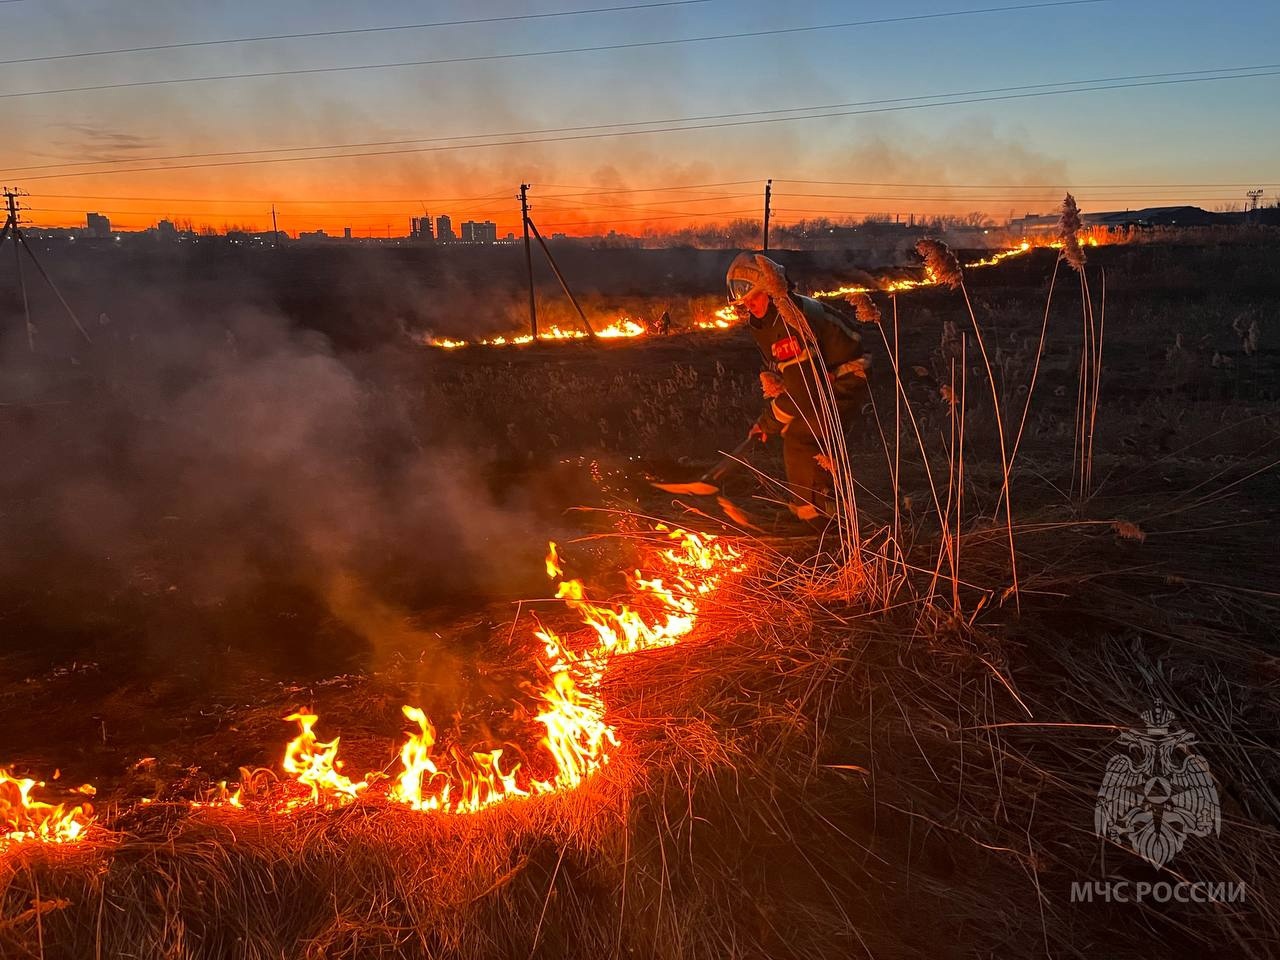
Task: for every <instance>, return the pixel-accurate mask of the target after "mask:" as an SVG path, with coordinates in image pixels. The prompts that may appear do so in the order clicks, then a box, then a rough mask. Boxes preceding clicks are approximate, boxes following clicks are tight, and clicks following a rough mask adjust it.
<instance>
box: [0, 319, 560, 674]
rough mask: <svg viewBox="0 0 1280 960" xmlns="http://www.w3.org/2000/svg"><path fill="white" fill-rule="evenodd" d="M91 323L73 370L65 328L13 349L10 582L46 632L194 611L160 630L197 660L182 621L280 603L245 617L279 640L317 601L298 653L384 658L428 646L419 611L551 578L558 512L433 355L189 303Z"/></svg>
mask: <svg viewBox="0 0 1280 960" xmlns="http://www.w3.org/2000/svg"><path fill="white" fill-rule="evenodd" d="M55 327H56V323H55V322H53V321H52V320H51V319H46V320H45V321H44V322H42V324H41V339H42V342H43V343H44V344H45V345H48V344H50V343H53V342H54V341H55V340H56V339H57V338H56V337H55V334H54V329H55ZM90 330H91V334H92V335H93V337H94V339H95V343H94V345H93V346H92V347H86V346H80V347H77V348H76V349H75V355H74V356H75V359H74V362H73V361H72V359H71V357H70V355H69V353H63V352H61V350H62V349H63V348H64V347H65V346H66V344H65V338H64V343H63V344H61V345H60V346H57V348H55V349H51V350H49V351H48V352H46V353H43V354H40V355H37V356H36V357H34V358H33V357H29V356H27V355H26V351H25V338H24V337H22V336H21V328H20V325H15V324H12V323H10V324H9V325H8V328H7V336H6V337H5V341H4V349H5V361H4V364H3V367H0V398H3V402H4V406H3V407H0V419H2V420H3V423H4V431H3V439H0V448H2V450H3V455H4V457H5V461H6V467H5V470H4V472H3V474H2V479H0V496H3V499H4V503H5V505H6V507H5V511H4V517H3V520H4V536H3V540H2V541H0V577H3V578H4V587H3V588H2V590H3V592H4V593H6V594H7V595H8V597H9V599H10V601H11V605H10V610H11V611H12V610H13V609H14V608H15V606H14V605H19V606H20V605H21V604H23V603H25V604H26V605H27V607H26V608H25V609H26V612H25V613H23V614H22V616H21V618H20V620H21V625H22V626H23V627H24V628H26V632H28V633H31V632H34V633H35V634H40V633H41V632H45V633H48V634H57V633H58V632H59V630H60V629H62V627H66V628H67V629H71V627H70V626H68V624H70V623H71V622H73V621H74V622H75V623H76V624H78V626H76V627H75V628H74V629H75V630H76V631H81V630H83V629H85V627H84V624H86V623H91V622H93V621H94V620H95V619H99V620H102V621H104V622H105V621H110V620H112V618H113V617H115V616H116V615H117V614H118V613H119V610H120V605H121V604H142V605H143V606H146V607H147V608H148V609H149V610H152V611H154V610H158V609H161V608H167V609H170V610H171V611H185V612H186V616H179V615H178V614H177V613H175V614H174V616H173V617H172V618H169V619H165V618H161V621H160V622H159V623H152V626H151V627H150V628H149V629H151V630H153V631H154V632H157V633H164V634H165V635H164V636H163V637H161V636H156V637H155V638H154V640H155V645H157V646H160V647H163V646H165V645H167V646H168V647H169V648H171V650H172V652H173V653H175V654H180V653H181V652H182V650H183V645H184V644H185V643H186V642H187V640H186V638H184V637H183V636H181V635H174V633H175V632H179V633H180V632H187V631H191V630H195V632H197V633H198V632H200V631H201V630H202V629H203V625H201V624H196V625H195V626H194V627H193V625H192V624H193V617H194V619H197V620H198V618H199V616H200V615H201V614H207V615H208V617H209V618H210V620H209V622H210V623H216V622H221V621H222V620H226V619H227V618H229V617H230V618H231V620H233V621H234V620H235V616H233V614H238V613H243V612H245V611H252V610H260V611H264V616H267V617H268V622H266V623H265V624H264V622H263V621H261V620H259V621H257V622H255V621H254V618H253V617H252V616H248V615H247V614H246V617H247V619H246V621H245V622H246V623H249V624H250V625H251V626H250V628H249V629H250V631H251V632H258V633H262V632H271V627H270V622H269V618H271V617H276V618H288V617H289V616H292V615H293V614H291V613H290V611H291V610H293V611H297V610H302V611H304V613H303V614H302V615H300V620H299V622H298V623H296V624H292V625H291V624H289V623H284V624H283V625H282V629H283V631H284V632H289V631H290V630H292V631H293V632H295V633H296V634H298V637H297V641H298V642H299V643H302V644H305V643H306V642H307V641H306V635H307V632H308V630H312V631H314V632H315V633H317V634H318V636H317V638H316V642H317V644H320V645H323V643H322V637H321V636H319V635H323V634H326V633H327V634H328V635H330V636H331V637H339V638H341V637H346V638H347V639H348V640H351V639H353V638H354V640H356V641H357V643H355V644H354V645H355V646H357V647H359V646H362V645H363V646H364V648H365V649H372V650H374V651H375V652H377V651H382V648H383V647H384V646H386V645H387V644H395V645H399V646H400V647H401V648H406V647H412V645H413V644H414V642H415V639H422V637H425V636H426V635H425V634H422V635H421V636H419V632H418V631H416V630H415V628H414V627H413V626H412V625H411V624H410V622H409V619H408V617H409V613H408V611H410V610H415V611H419V612H421V611H423V610H425V609H430V608H433V607H438V606H439V605H440V604H442V603H444V602H449V601H452V600H454V599H456V598H458V597H467V596H473V597H493V596H495V595H501V594H502V593H503V592H508V593H509V592H510V591H512V590H519V589H521V588H523V587H525V586H526V585H527V584H528V583H529V577H530V576H531V571H532V575H536V573H537V570H538V564H537V556H538V551H539V549H540V547H541V545H542V542H541V537H542V531H541V530H539V529H538V522H537V521H535V519H534V518H533V516H532V515H531V513H530V512H529V511H528V510H526V509H524V508H523V507H521V506H520V505H518V504H514V503H511V502H508V501H506V500H504V498H503V496H502V495H500V494H497V493H494V492H492V491H491V484H490V483H489V481H488V479H487V464H485V463H484V462H481V461H480V460H479V459H478V457H477V455H476V454H474V453H472V452H471V450H470V449H463V448H462V447H461V446H459V445H456V444H454V443H452V442H451V441H450V440H449V439H448V438H449V437H450V436H451V435H454V433H455V432H454V431H451V430H449V429H448V426H449V424H450V421H451V420H452V419H453V417H454V413H455V412H454V411H452V410H448V409H442V408H440V407H438V406H437V408H435V409H431V408H429V407H427V406H426V401H425V399H424V397H425V392H424V390H423V389H422V387H423V385H424V384H425V382H426V381H427V380H428V379H429V377H430V367H429V365H430V364H431V363H432V362H433V357H432V356H431V354H430V352H428V351H420V352H419V354H418V357H419V358H420V359H421V362H422V367H421V368H420V369H418V370H414V369H412V368H409V369H408V372H407V373H406V363H405V360H404V358H403V355H402V354H400V353H397V352H396V351H392V350H388V351H385V352H384V353H379V352H376V351H374V352H365V353H363V354H360V355H342V356H340V355H339V354H337V353H335V351H334V349H333V348H332V347H331V346H330V343H329V341H328V340H327V338H326V337H324V336H323V335H321V334H318V333H315V332H307V331H300V330H298V329H297V328H296V327H294V326H292V325H291V324H290V323H288V322H286V321H285V320H284V319H283V318H282V317H281V316H279V315H278V314H276V313H273V312H267V311H265V310H263V309H260V308H254V307H248V306H239V307H236V308H234V309H230V310H229V311H226V312H221V311H214V313H213V314H212V315H208V316H201V310H200V308H199V306H198V305H196V304H192V303H190V302H183V301H179V300H175V299H169V300H168V301H167V302H166V301H162V300H160V299H155V300H154V302H153V309H151V310H150V311H147V312H146V313H142V312H137V313H132V314H131V315H127V316H115V317H104V318H102V319H101V320H94V321H93V322H91V324H90ZM432 397H433V398H434V399H433V401H432V402H433V403H437V404H438V403H439V402H440V401H439V394H438V393H433V394H432ZM32 596H37V597H43V598H44V599H43V600H40V601H38V602H36V603H35V605H34V606H32V605H31V602H30V598H31V597H32ZM22 598H27V599H25V600H23V599H22ZM147 616H148V617H150V614H148V615H147ZM144 619H145V618H144ZM55 621H56V622H57V623H55ZM57 624H61V625H62V626H61V627H60V626H58V625H57ZM393 624H395V625H397V626H396V627H395V629H393V628H392V625H393ZM18 625H19V623H18V621H14V620H13V619H11V620H10V626H11V627H16V626H18ZM104 629H105V628H104ZM223 629H224V627H217V628H214V627H210V630H211V631H213V632H218V631H219V630H223ZM225 629H231V628H230V627H226V628H225ZM230 642H231V643H232V644H233V645H236V644H240V645H246V646H250V647H251V646H252V643H253V642H254V641H253V638H252V637H233V638H231V640H230ZM261 642H262V643H263V645H264V646H270V645H271V643H272V639H271V638H270V637H267V638H263V639H262V641H261ZM424 642H425V641H424ZM339 645H341V644H340V643H339ZM383 652H385V651H383ZM402 652H407V653H413V652H414V651H413V650H411V649H404V650H403V651H402Z"/></svg>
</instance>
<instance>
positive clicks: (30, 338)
mask: <svg viewBox="0 0 1280 960" xmlns="http://www.w3.org/2000/svg"><path fill="white" fill-rule="evenodd" d="M4 198H5V200H6V201H7V202H8V204H9V217H8V219H7V220H5V222H4V229H5V233H6V234H7V233H8V232H9V231H10V230H12V231H13V268H14V270H15V271H16V273H17V276H18V289H19V290H20V291H22V313H23V316H24V317H25V318H26V321H27V349H28V350H30V351H31V352H32V353H35V349H36V340H35V327H33V326H32V325H31V304H30V302H29V301H28V300H27V285H26V283H24V282H23V279H22V249H21V246H22V244H21V241H20V240H19V239H18V238H19V237H20V236H21V234H20V233H19V232H18V191H17V190H15V189H14V188H12V187H5V188H4ZM3 239H4V234H0V240H3Z"/></svg>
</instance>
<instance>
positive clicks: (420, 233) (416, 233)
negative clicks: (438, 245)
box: [409, 214, 435, 240]
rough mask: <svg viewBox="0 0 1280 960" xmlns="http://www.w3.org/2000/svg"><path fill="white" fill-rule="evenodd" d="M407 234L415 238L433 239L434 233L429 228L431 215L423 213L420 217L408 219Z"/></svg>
mask: <svg viewBox="0 0 1280 960" xmlns="http://www.w3.org/2000/svg"><path fill="white" fill-rule="evenodd" d="M409 236H411V237H413V239H415V240H434V239H435V234H434V233H433V232H432V230H431V215H430V214H423V215H422V216H420V217H411V218H410V220H409Z"/></svg>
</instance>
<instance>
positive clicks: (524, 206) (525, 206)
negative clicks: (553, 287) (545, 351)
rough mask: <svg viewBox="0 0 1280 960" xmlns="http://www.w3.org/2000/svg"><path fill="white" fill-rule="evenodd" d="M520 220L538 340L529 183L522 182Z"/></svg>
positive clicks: (531, 320)
mask: <svg viewBox="0 0 1280 960" xmlns="http://www.w3.org/2000/svg"><path fill="white" fill-rule="evenodd" d="M520 222H521V223H523V224H524V265H525V268H526V269H527V270H528V272H529V332H530V333H532V334H533V340H534V342H535V343H536V342H537V340H538V301H537V300H536V299H535V298H534V295H533V248H532V247H530V246H529V185H528V184H527V183H522V184H520Z"/></svg>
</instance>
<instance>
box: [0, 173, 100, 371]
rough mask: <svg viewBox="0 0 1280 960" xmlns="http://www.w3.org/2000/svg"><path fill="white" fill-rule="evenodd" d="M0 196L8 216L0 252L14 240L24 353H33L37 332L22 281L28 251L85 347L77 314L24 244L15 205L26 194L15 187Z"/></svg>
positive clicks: (1, 231) (88, 340) (0, 190)
mask: <svg viewBox="0 0 1280 960" xmlns="http://www.w3.org/2000/svg"><path fill="white" fill-rule="evenodd" d="M0 194H3V196H4V200H5V205H6V206H7V207H8V215H7V217H6V219H5V222H4V227H3V228H0V248H3V247H4V242H5V241H6V240H8V239H10V238H12V239H13V266H14V270H15V271H16V273H17V278H18V291H19V293H20V294H21V296H22V313H23V317H24V318H25V320H26V323H27V349H28V350H30V351H31V352H32V353H34V352H35V349H36V337H35V333H36V328H35V324H33V323H32V322H31V303H30V301H29V300H28V298H27V284H26V281H25V280H24V279H23V277H22V251H23V250H25V251H27V256H29V257H30V258H31V262H32V263H33V264H35V268H36V271H37V272H38V273H39V274H40V276H41V277H43V278H44V282H45V283H47V284H48V285H49V289H50V290H52V291H53V295H54V296H55V297H57V298H58V302H59V303H61V304H62V309H63V310H65V311H67V316H68V317H70V318H71V322H72V323H74V324H75V326H76V329H77V330H79V331H80V336H82V337H84V339H85V342H86V343H93V340H92V339H91V338H90V337H89V334H88V333H87V332H86V331H85V329H84V327H83V326H82V325H81V324H80V320H79V318H78V317H76V313H75V311H74V310H72V309H71V305H70V304H69V303H67V301H66V299H65V298H64V297H63V296H62V293H61V291H59V290H58V288H57V287H56V286H55V285H54V283H53V280H52V279H51V278H50V277H49V274H48V273H46V272H45V269H44V266H43V265H42V264H41V263H40V261H39V259H38V258H37V257H36V253H35V251H34V250H32V249H31V245H30V244H29V243H27V238H26V235H25V234H24V233H23V232H22V221H21V219H20V218H19V216H18V213H19V211H21V209H22V207H21V206H20V205H19V203H18V198H19V197H25V196H27V194H26V193H25V192H24V191H22V190H19V189H17V188H16V187H0Z"/></svg>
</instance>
